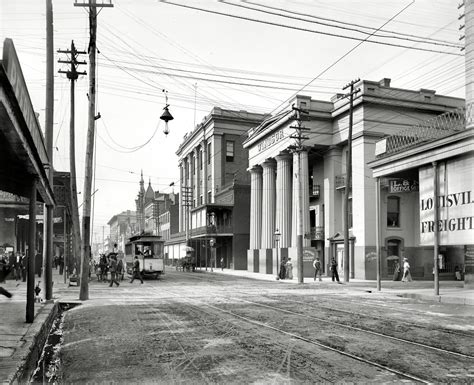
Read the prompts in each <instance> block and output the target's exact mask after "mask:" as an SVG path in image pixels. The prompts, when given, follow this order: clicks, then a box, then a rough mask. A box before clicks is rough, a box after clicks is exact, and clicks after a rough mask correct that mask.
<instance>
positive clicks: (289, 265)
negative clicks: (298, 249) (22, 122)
mask: <svg viewBox="0 0 474 385" xmlns="http://www.w3.org/2000/svg"><path fill="white" fill-rule="evenodd" d="M285 268H286V278H287V279H293V263H292V262H291V258H288V261H287V262H286V266H285Z"/></svg>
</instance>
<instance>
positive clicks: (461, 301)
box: [396, 293, 474, 306]
mask: <svg viewBox="0 0 474 385" xmlns="http://www.w3.org/2000/svg"><path fill="white" fill-rule="evenodd" d="M396 295H397V296H398V297H404V298H412V299H422V300H424V301H433V302H440V303H449V304H453V305H467V306H474V298H462V297H447V296H443V295H428V294H418V293H397V294H396Z"/></svg>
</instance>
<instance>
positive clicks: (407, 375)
mask: <svg viewBox="0 0 474 385" xmlns="http://www.w3.org/2000/svg"><path fill="white" fill-rule="evenodd" d="M160 290H161V291H164V292H167V293H168V294H171V295H174V296H175V298H178V299H179V300H181V301H184V302H186V303H187V304H188V305H189V306H192V307H193V308H196V309H198V310H199V311H201V312H204V313H207V314H211V313H209V312H208V309H213V310H214V311H216V312H218V313H223V314H227V315H229V316H231V317H234V318H236V319H239V320H241V321H244V322H246V323H249V324H252V325H255V326H258V327H261V328H265V329H269V330H272V331H275V332H278V333H280V334H283V335H286V336H288V337H291V338H295V339H297V340H300V341H303V342H305V343H307V344H310V345H314V346H318V347H320V348H324V349H327V350H330V351H332V352H335V353H337V354H339V355H342V356H345V357H348V358H351V359H354V360H356V361H359V362H362V363H364V364H367V365H369V366H373V367H376V368H378V369H381V370H385V371H388V372H390V373H393V374H396V375H397V376H400V377H403V378H406V379H409V380H412V381H417V382H421V383H424V384H429V383H431V382H430V381H428V380H425V379H423V378H420V377H418V376H416V375H413V374H410V373H406V372H402V371H400V370H398V369H395V368H391V367H389V366H386V365H382V364H380V363H378V362H375V361H372V360H369V359H365V358H363V357H360V356H357V355H355V354H352V353H348V352H346V351H343V350H341V349H337V348H335V347H333V346H331V345H328V344H325V343H322V342H319V341H315V340H311V339H308V338H306V337H303V336H301V335H298V334H296V333H292V332H289V331H287V330H284V329H281V328H278V327H275V326H272V325H269V324H266V323H264V322H261V321H258V320H256V319H253V318H250V317H247V316H243V315H240V314H237V313H235V312H232V311H230V310H225V309H222V308H220V307H217V306H214V305H212V304H210V303H208V302H206V303H204V302H203V301H200V304H199V305H202V306H199V305H197V304H196V297H194V296H193V297H192V299H191V298H188V297H186V296H185V295H184V293H182V292H180V293H175V292H173V291H171V290H169V289H164V288H160ZM222 298H224V297H222ZM233 299H236V300H239V298H233ZM204 305H205V307H204ZM295 315H300V314H298V313H295Z"/></svg>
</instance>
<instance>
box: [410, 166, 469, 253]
mask: <svg viewBox="0 0 474 385" xmlns="http://www.w3.org/2000/svg"><path fill="white" fill-rule="evenodd" d="M473 168H474V162H473V159H472V157H464V158H459V159H456V160H452V161H446V162H443V163H440V164H439V194H438V196H437V197H434V194H433V182H434V181H433V178H434V170H433V167H432V166H426V167H422V168H420V170H419V182H420V185H419V187H420V243H421V244H422V245H433V241H434V230H435V226H436V227H437V228H438V231H439V243H440V245H466V244H472V243H474V241H473V240H474V181H473V178H472V170H473ZM435 205H437V206H438V207H439V220H438V221H437V223H435V222H434V207H435Z"/></svg>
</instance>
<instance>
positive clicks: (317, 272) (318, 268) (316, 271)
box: [313, 257, 322, 281]
mask: <svg viewBox="0 0 474 385" xmlns="http://www.w3.org/2000/svg"><path fill="white" fill-rule="evenodd" d="M313 267H314V280H315V281H316V278H319V281H322V279H321V262H320V261H319V257H316V258H315V259H314V261H313Z"/></svg>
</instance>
